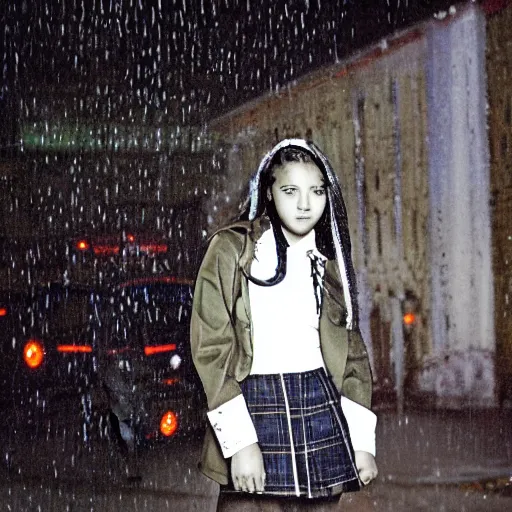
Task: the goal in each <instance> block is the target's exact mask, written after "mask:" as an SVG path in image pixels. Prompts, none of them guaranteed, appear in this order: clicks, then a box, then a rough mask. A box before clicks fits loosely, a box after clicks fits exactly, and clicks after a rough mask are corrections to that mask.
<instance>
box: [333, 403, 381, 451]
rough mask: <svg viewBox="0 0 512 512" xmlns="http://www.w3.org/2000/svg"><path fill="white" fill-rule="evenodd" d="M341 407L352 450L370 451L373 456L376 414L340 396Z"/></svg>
mask: <svg viewBox="0 0 512 512" xmlns="http://www.w3.org/2000/svg"><path fill="white" fill-rule="evenodd" d="M341 408H342V409H343V414H344V415H345V419H346V420H347V424H348V430H349V432H350V439H351V441H352V447H353V448H354V451H362V452H368V453H371V454H372V455H373V456H374V457H375V452H376V449H375V428H376V426H377V416H376V415H375V414H374V413H373V412H372V411H370V409H367V408H366V407H363V406H362V405H360V404H358V403H357V402H354V401H353V400H350V399H349V398H347V397H346V396H342V397H341Z"/></svg>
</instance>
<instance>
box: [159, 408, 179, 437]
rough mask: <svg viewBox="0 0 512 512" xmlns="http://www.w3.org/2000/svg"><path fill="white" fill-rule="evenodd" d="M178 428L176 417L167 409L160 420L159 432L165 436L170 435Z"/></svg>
mask: <svg viewBox="0 0 512 512" xmlns="http://www.w3.org/2000/svg"><path fill="white" fill-rule="evenodd" d="M176 430H178V417H177V416H176V414H175V413H174V412H172V411H167V412H166V413H165V414H164V415H163V416H162V419H161V420H160V432H161V433H162V435H164V436H165V437H171V436H172V435H173V434H174V433H175V432H176Z"/></svg>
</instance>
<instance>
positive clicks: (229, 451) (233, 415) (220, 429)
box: [207, 395, 258, 459]
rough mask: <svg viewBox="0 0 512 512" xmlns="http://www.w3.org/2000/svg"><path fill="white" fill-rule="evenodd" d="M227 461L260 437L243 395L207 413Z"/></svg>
mask: <svg viewBox="0 0 512 512" xmlns="http://www.w3.org/2000/svg"><path fill="white" fill-rule="evenodd" d="M207 415H208V419H209V420H210V424H211V426H212V428H213V431H214V432H215V435H216V436H217V440H218V441H219V444H220V448H221V450H222V455H223V456H224V458H225V459H227V458H229V457H232V456H233V455H234V454H235V453H236V452H238V451H240V450H241V449H242V448H245V447H246V446H249V445H250V444H253V443H257V442H258V436H257V434H256V430H255V428H254V424H253V422H252V418H251V415H250V414H249V410H248V409H247V404H246V403H245V398H244V397H243V395H237V396H235V398H232V399H231V400H229V401H228V402H226V403H224V404H222V405H220V406H219V407H217V409H214V410H213V411H210V412H208V413H207Z"/></svg>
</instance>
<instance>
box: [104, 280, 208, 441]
mask: <svg viewBox="0 0 512 512" xmlns="http://www.w3.org/2000/svg"><path fill="white" fill-rule="evenodd" d="M104 298H105V305H104V307H103V310H102V322H103V324H104V331H103V335H102V341H101V343H100V344H99V376H100V377H99V378H100V381H101V385H102V386H103V388H104V389H105V391H106V393H107V396H108V403H109V409H110V410H111V412H112V414H113V415H114V418H113V420H114V422H115V423H117V424H118V425H119V434H120V436H121V438H122V440H123V441H124V442H125V443H126V445H127V447H128V448H130V449H131V448H133V446H134V444H135V443H141V442H145V441H148V440H155V439H162V438H166V437H171V436H173V435H174V434H175V433H182V434H184V433H193V432H195V431H197V429H199V428H201V427H202V425H203V424H204V418H203V417H204V414H205V410H206V404H205V400H204V397H203V393H202V391H201V390H202V388H201V386H200V382H199V378H198V375H197V373H196V371H195V368H194V366H193V364H192V357H191V353H190V344H189V325H190V314H191V308H192V286H191V282H190V281H188V280H184V279H178V278H174V277H145V278H138V279H133V280H128V281H125V282H123V283H121V284H119V285H117V286H115V287H113V288H112V289H110V290H109V292H108V293H107V294H105V296H104Z"/></svg>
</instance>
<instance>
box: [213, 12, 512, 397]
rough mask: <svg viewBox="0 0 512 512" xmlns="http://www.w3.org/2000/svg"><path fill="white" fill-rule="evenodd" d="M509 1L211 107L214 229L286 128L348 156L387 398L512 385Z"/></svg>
mask: <svg viewBox="0 0 512 512" xmlns="http://www.w3.org/2000/svg"><path fill="white" fill-rule="evenodd" d="M510 10H511V8H510V7H508V8H504V9H503V5H501V6H500V9H496V11H497V12H492V13H491V12H490V10H489V12H486V11H485V9H484V8H483V7H482V6H481V5H477V4H469V3H468V4H465V5H462V6H459V7H457V8H456V7H453V8H451V9H450V11H448V12H445V13H440V14H439V15H438V16H437V17H436V19H433V20H431V21H428V22H427V23H423V24H421V25H418V26H415V27H412V28H410V29H409V30H407V31H404V32H402V33H399V34H396V35H395V36H394V37H392V38H388V39H386V40H383V41H382V42H381V43H380V44H378V45H376V46H374V47H372V48H368V49H367V50H366V51H364V52H361V53H360V54H357V55H354V56H353V57H352V58H350V59H348V60H346V61H344V62H341V63H339V64H337V65H335V66H332V67H329V68H324V69H322V70H321V71H319V72H316V73H313V74H311V75H309V76H307V77H305V78H304V79H302V80H299V81H297V82H295V83H291V84H288V85H287V86H286V87H283V88H282V89H281V90H280V91H279V92H276V93H273V94H271V95H268V96H265V97H261V98H260V99H258V100H256V101H253V102H251V103H249V104H246V105H244V106H243V107H241V108H239V109H237V110H235V111H233V112H231V113H230V114H228V115H225V116H223V117H222V118H219V119H217V120H216V121H215V122H213V123H212V126H211V130H212V133H213V137H214V138H216V140H217V143H218V144H219V146H220V147H222V150H223V152H224V153H225V156H226V158H225V161H226V168H225V170H224V176H223V177H222V178H221V179H219V182H218V183H219V186H218V187H217V191H218V193H217V195H216V196H213V195H212V196H211V198H210V200H211V204H210V207H211V208H210V210H211V211H213V208H215V210H216V212H217V214H216V215H215V217H214V218H212V219H210V220H211V226H210V227H211V229H213V228H214V227H215V226H216V225H218V224H222V222H224V221H225V220H226V219H228V218H229V217H231V216H232V215H233V214H234V213H235V211H236V207H237V206H238V204H239V199H238V198H239V197H240V194H241V193H242V187H243V185H244V184H245V183H246V182H247V180H248V179H249V176H250V174H251V173H252V172H253V171H254V170H255V169H256V165H257V163H258V161H259V160H260V159H261V157H262V156H263V154H264V153H265V152H266V151H267V150H268V149H269V148H270V147H271V146H272V145H273V144H274V143H275V142H276V141H277V140H279V139H282V138H285V137H305V138H312V139H313V140H314V141H315V142H316V143H317V144H318V145H319V146H320V147H321V148H322V149H323V150H324V151H325V152H326V153H327V155H328V157H329V158H330V160H331V161H332V163H333V165H334V167H335V169H337V171H338V173H339V177H340V180H341V183H342V187H343V192H344V196H345V201H346V203H347V209H348V212H349V222H350V228H351V234H352V243H353V252H354V254H353V256H354V261H355V264H356V268H357V273H358V280H359V283H358V284H359V296H360V309H361V329H362V332H363V335H364V337H365V339H366V341H367V344H368V347H369V350H370V353H371V359H372V365H373V370H374V379H375V398H376V403H378V404H383V405H384V404H387V403H393V404H394V403H397V404H398V406H399V407H403V406H404V404H408V403H409V404H424V405H434V406H439V407H463V406H471V405H475V406H491V405H496V404H497V403H498V402H499V401H502V400H503V398H504V396H505V395H506V394H507V388H506V375H510V373H511V372H512V370H511V367H512V365H511V364H510V353H511V351H510V346H511V345H512V342H511V340H510V337H511V336H512V335H511V334H510V332H511V331H512V329H510V328H507V325H508V324H507V323H506V322H510V320H509V318H510V306H509V303H508V295H506V297H507V299H506V300H504V298H503V294H504V291H503V287H507V286H509V284H510V283H508V281H509V280H510V279H509V277H506V275H508V274H506V272H505V273H503V272H501V271H500V272H499V273H500V276H499V277H498V276H497V275H496V270H497V267H499V265H501V267H499V268H502V267H503V266H506V271H508V270H509V267H508V263H507V264H505V263H504V262H503V261H504V260H503V258H504V256H503V254H504V251H505V249H507V250H508V249H509V248H510V235H509V234H508V233H509V231H508V229H509V228H508V227H505V226H508V225H511V224H512V223H511V222H510V220H512V218H511V213H510V209H507V207H506V204H508V203H507V199H505V196H506V197H507V198H508V197H509V196H508V195H507V194H508V193H506V192H505V188H506V187H505V188H503V187H504V185H503V184H502V183H501V182H500V183H498V180H499V179H501V180H504V179H505V177H504V175H505V174H507V173H508V174H510V173H509V171H506V170H505V168H508V167H507V166H509V161H510V153H509V149H508V145H507V146H506V148H505V149H504V145H506V144H508V142H503V141H504V140H505V139H506V140H507V141H508V140H509V136H510V86H509V85H507V87H508V89H507V87H504V82H506V79H505V76H506V69H507V63H508V62H509V60H508V61H507V62H505V61H504V59H505V57H503V56H502V53H503V52H498V51H494V50H493V45H494V46H500V47H501V50H505V53H506V54H507V55H508V57H507V58H508V59H510V47H511V46H510V43H509V42H508V41H507V40H506V38H507V37H510V36H508V34H507V32H508V31H507V30H504V29H503V27H505V26H507V25H506V23H509V22H510ZM500 27H501V28H500ZM508 69H510V66H509V67H508ZM488 89H489V90H490V92H489V95H488V93H487V90H488ZM506 91H508V92H506ZM495 95H497V97H496V98H495ZM488 97H489V100H490V102H491V105H490V106H491V108H490V109H488V108H487V98H488ZM507 101H508V103H507ZM494 102H497V103H496V105H501V106H502V107H500V106H496V107H495V106H494ZM507 105H508V111H507ZM488 110H489V113H488ZM507 112H508V117H507ZM507 120H508V121H507ZM488 122H489V124H490V130H489V134H488V132H487V128H486V127H487V123H488ZM500 128H501V131H500ZM498 132H499V134H498ZM488 135H490V139H489V137H488ZM489 140H491V143H490V144H489ZM497 140H500V141H501V142H499V143H497V142H496V141H497ZM496 144H498V145H497V147H496V148H494V147H493V145H496ZM490 146H491V151H489V147H490ZM496 151H498V152H499V153H500V154H499V155H496ZM491 156H492V158H491ZM498 167H499V169H500V171H498ZM498 175H499V176H501V178H500V177H499V176H498ZM507 186H508V185H507ZM493 190H499V191H500V192H499V199H497V200H496V193H495V192H494V193H493ZM507 190H508V189H507ZM492 197H494V198H495V202H496V204H495V207H494V209H491V198H492ZM507 221H508V224H507ZM507 244H508V245H507ZM507 254H508V253H507ZM500 258H501V259H500ZM498 260H499V261H498ZM507 262H508V259H507ZM493 271H494V272H493ZM505 274H506V275H505ZM504 276H505V277H504ZM505 281H506V282H505ZM507 283H508V284H507ZM507 293H508V292H507ZM498 304H499V305H498ZM505 310H506V311H505ZM498 311H499V312H500V313H498ZM502 316H503V318H505V319H503V318H502ZM497 334H500V336H501V339H500V342H499V343H497V341H496V340H497ZM507 337H508V338H507ZM507 358H508V359H507ZM508 389H509V390H510V388H508Z"/></svg>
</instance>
